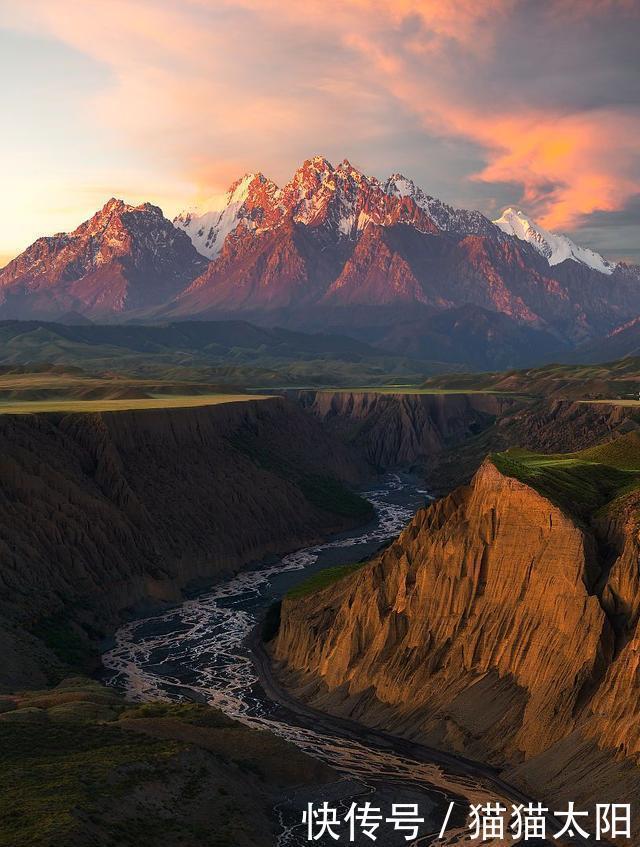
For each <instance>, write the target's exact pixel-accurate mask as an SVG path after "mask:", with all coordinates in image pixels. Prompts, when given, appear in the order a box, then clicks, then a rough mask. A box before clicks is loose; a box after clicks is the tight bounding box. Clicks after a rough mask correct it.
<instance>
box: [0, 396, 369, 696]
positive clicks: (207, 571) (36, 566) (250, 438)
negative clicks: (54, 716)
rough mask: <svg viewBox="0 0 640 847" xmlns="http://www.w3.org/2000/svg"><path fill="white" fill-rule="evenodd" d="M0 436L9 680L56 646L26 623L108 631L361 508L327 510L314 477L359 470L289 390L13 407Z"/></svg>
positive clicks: (0, 560) (1, 579)
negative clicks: (134, 405)
mask: <svg viewBox="0 0 640 847" xmlns="http://www.w3.org/2000/svg"><path fill="white" fill-rule="evenodd" d="M0 445H1V446H0V476H1V479H2V484H1V486H0V644H1V645H2V647H3V648H4V649H3V655H4V661H3V664H2V667H0V684H5V685H11V684H12V682H13V683H15V682H16V681H18V682H19V681H20V680H21V679H22V677H23V676H24V681H25V682H28V681H30V680H31V679H32V678H33V681H35V682H38V681H42V680H41V678H40V677H41V675H40V677H39V671H38V668H41V667H42V666H43V664H46V662H47V654H46V651H43V648H42V644H41V643H39V642H38V641H34V639H33V637H32V636H31V635H29V633H35V634H36V635H37V634H38V633H39V632H40V631H41V630H42V626H43V622H44V625H45V628H46V626H50V625H51V622H52V621H53V622H54V626H55V625H56V624H55V622H56V620H57V619H58V618H63V619H64V622H65V625H66V624H67V622H69V621H72V622H76V623H78V624H79V625H81V626H82V625H86V626H87V627H89V628H90V629H89V631H90V632H91V631H92V630H93V631H95V630H98V632H100V629H101V627H102V628H106V630H107V631H108V628H109V627H110V626H111V625H112V624H113V623H114V622H115V621H117V620H118V618H119V615H120V614H121V612H122V611H123V610H127V609H133V608H134V607H136V606H138V605H139V604H144V603H147V602H150V601H151V602H153V601H158V600H166V601H173V600H177V599H178V598H179V597H180V590H181V588H183V587H184V586H186V585H187V584H188V583H190V582H193V581H194V580H204V579H207V580H209V579H213V578H216V577H220V576H222V575H223V574H224V573H227V572H230V571H233V570H236V569H237V568H239V567H240V566H241V565H243V564H245V563H247V562H249V561H251V560H254V559H257V558H260V557H262V556H264V555H265V554H268V553H275V552H278V551H282V550H285V549H291V548H293V547H296V546H299V545H302V544H304V543H307V542H309V541H310V540H311V539H314V538H317V537H318V536H319V535H321V534H323V533H326V532H328V531H331V530H334V529H339V528H342V527H346V526H347V525H349V523H353V522H354V520H356V519H357V516H356V515H354V514H353V506H354V504H353V502H351V501H349V498H348V495H346V494H345V496H346V497H347V505H348V506H351V510H350V509H349V508H347V509H346V510H345V509H342V510H341V508H340V504H336V505H335V507H333V508H332V507H331V506H330V505H329V504H328V503H327V500H326V497H325V498H324V499H323V494H322V485H320V486H319V482H318V481H319V480H320V481H321V482H324V481H325V480H326V478H331V479H333V480H334V481H335V480H342V481H345V482H347V483H355V482H357V481H358V480H360V479H361V478H362V476H363V473H364V472H365V469H364V467H363V465H362V464H361V463H359V462H358V461H357V460H355V459H354V458H353V457H352V456H351V455H350V453H349V451H348V450H347V448H346V447H344V446H343V445H342V444H340V443H339V442H337V441H336V439H334V438H332V437H331V436H330V435H328V434H326V433H325V432H324V431H323V430H322V427H321V426H320V424H318V422H317V421H315V420H313V419H312V418H311V417H309V416H308V415H306V414H304V413H303V412H302V411H301V410H300V409H299V408H298V407H296V406H295V405H294V404H291V403H289V402H287V401H286V400H284V399H282V398H273V399H263V400H256V401H248V402H244V403H235V404H234V403H230V404H226V405H219V406H209V407H201V408H193V409H171V410H151V411H135V412H133V411H132V412H117V413H102V414H95V415H93V414H42V415H23V416H19V415H16V416H7V415H5V416H0ZM336 484H338V486H339V483H336V482H334V483H333V485H336ZM355 505H356V507H357V503H356V504H355ZM356 510H357V508H356ZM102 631H103V632H104V631H105V629H102ZM50 658H51V657H49V659H50Z"/></svg>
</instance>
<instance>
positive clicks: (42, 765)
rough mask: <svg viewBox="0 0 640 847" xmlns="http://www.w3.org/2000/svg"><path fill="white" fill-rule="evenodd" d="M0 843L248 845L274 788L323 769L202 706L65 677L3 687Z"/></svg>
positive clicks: (34, 846)
mask: <svg viewBox="0 0 640 847" xmlns="http://www.w3.org/2000/svg"><path fill="white" fill-rule="evenodd" d="M0 768H1V769H2V781H1V782H0V847H54V845H55V846H56V847H58V846H59V845H70V844H73V845H74V846H75V847H90V845H95V844H100V845H104V847H134V845H135V847H156V845H158V844H163V845H166V847H179V845H184V847H239V845H241V847H245V845H246V847H250V845H251V847H253V845H264V846H265V847H266V845H268V844H270V843H271V842H272V838H273V836H272V832H271V821H270V819H269V814H270V810H271V808H272V806H273V803H274V802H275V801H274V799H273V797H272V793H273V795H276V794H277V793H279V792H282V791H283V790H286V789H290V788H291V786H293V785H299V784H304V783H307V784H308V783H310V782H322V781H324V780H326V779H327V778H328V777H329V776H330V772H329V771H328V769H326V768H324V766H322V765H320V764H319V763H315V762H313V761H311V760H308V759H307V758H306V757H305V756H304V755H303V754H302V753H300V752H299V751H297V750H296V749H294V748H292V747H290V746H289V745H288V744H286V743H285V742H283V741H281V740H279V739H277V738H275V737H274V736H272V735H270V734H269V733H263V732H257V731H255V730H250V729H248V728H247V727H244V726H242V725H241V724H238V723H236V722H235V721H232V720H230V719H229V718H227V717H226V716H225V715H223V714H222V713H220V712H218V711H217V710H215V709H212V708H210V707H208V706H203V705H196V704H176V703H149V704H144V705H131V704H128V703H126V702H125V701H124V700H123V699H122V698H120V697H119V696H118V695H117V694H115V692H112V691H110V690H108V689H105V688H103V687H102V686H101V685H99V684H98V683H96V682H93V681H91V680H87V679H83V678H70V679H67V680H65V682H64V683H62V684H61V685H60V686H58V687H57V688H54V689H47V690H45V691H34V692H21V693H19V694H15V695H7V696H4V697H2V698H0Z"/></svg>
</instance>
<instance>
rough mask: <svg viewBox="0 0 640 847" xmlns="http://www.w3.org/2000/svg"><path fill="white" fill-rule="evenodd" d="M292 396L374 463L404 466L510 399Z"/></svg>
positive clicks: (482, 421)
mask: <svg viewBox="0 0 640 847" xmlns="http://www.w3.org/2000/svg"><path fill="white" fill-rule="evenodd" d="M297 397H298V402H299V403H300V404H301V405H302V406H303V408H305V409H306V410H307V411H310V412H312V413H313V414H314V415H315V416H316V417H317V418H318V419H319V420H320V421H322V423H323V425H324V426H325V428H326V429H328V430H329V431H330V432H333V433H335V434H336V435H337V436H338V437H339V438H341V439H342V440H343V441H344V442H346V443H348V444H352V445H353V446H354V447H356V448H357V449H358V450H360V451H361V452H362V454H363V455H364V457H365V458H366V459H367V461H368V462H370V463H371V464H372V465H374V466H376V467H379V468H393V467H399V466H410V465H413V464H415V463H417V462H420V461H421V460H423V459H424V458H425V457H427V456H432V455H434V454H439V453H441V452H442V451H443V450H444V449H445V448H446V447H451V446H455V445H458V444H460V443H461V442H462V441H464V440H465V439H467V438H469V437H472V436H474V435H477V434H478V433H480V432H482V431H483V430H485V429H487V428H488V427H489V426H490V425H491V424H492V423H493V422H494V420H495V418H496V416H497V415H499V414H501V413H502V412H503V411H504V410H505V409H507V408H509V407H511V406H513V405H514V402H515V401H514V400H513V399H510V398H501V397H498V396H495V395H491V394H404V393H398V394H389V393H380V392H375V391H335V392H334V391H301V392H299V393H298V395H297Z"/></svg>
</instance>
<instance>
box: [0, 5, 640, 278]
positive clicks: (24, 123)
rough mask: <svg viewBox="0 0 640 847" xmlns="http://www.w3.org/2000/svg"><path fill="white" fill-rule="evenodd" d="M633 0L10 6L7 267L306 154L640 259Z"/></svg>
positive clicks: (2, 226) (5, 46)
mask: <svg viewBox="0 0 640 847" xmlns="http://www.w3.org/2000/svg"><path fill="white" fill-rule="evenodd" d="M639 37H640V3H639V2H636V0H627V1H626V2H624V1H623V0H549V1H548V2H547V0H536V1H534V2H527V0H458V2H440V0H423V1H422V2H418V0H395V2H378V1H377V0H301V1H300V2H298V0H295V2H293V0H226V1H225V0H180V2H176V0H171V2H164V0H109V2H107V0H101V2H91V0H23V2H20V0H0V73H1V75H2V76H1V78H2V91H3V109H2V111H3V120H2V133H1V134H0V162H1V166H0V167H1V169H2V172H1V175H2V183H1V184H2V188H3V195H4V198H3V199H4V202H3V204H2V211H1V212H0V265H1V264H3V263H4V262H3V259H4V260H7V259H8V258H9V257H11V256H12V255H14V254H15V253H17V252H19V251H20V250H22V249H24V247H26V246H27V245H28V244H29V243H30V242H31V241H33V240H34V239H35V238H36V237H37V236H39V235H44V234H50V233H52V232H56V231H60V230H65V229H72V228H74V227H75V226H76V225H77V224H78V223H80V221H81V220H83V219H84V218H86V217H88V216H89V215H90V214H92V213H93V212H94V211H95V210H96V209H97V208H98V207H100V206H101V205H103V203H104V202H105V201H106V200H107V199H108V198H109V197H110V196H112V195H116V196H119V197H122V198H123V199H125V200H127V201H129V202H142V201H144V200H149V201H151V202H155V203H158V204H159V205H160V206H162V208H163V209H164V211H165V213H166V214H167V215H168V216H170V217H172V216H173V215H174V214H175V213H176V212H177V211H178V210H179V209H181V208H182V207H184V206H185V205H189V204H191V203H192V202H193V201H194V200H196V199H198V198H203V197H206V196H207V195H208V194H212V193H215V192H218V191H221V190H225V189H226V188H227V187H228V185H229V184H230V183H231V182H232V181H233V180H234V179H235V178H236V177H238V176H240V175H241V174H243V173H245V172H247V171H255V170H261V171H263V172H264V173H266V174H267V175H268V176H270V177H271V178H273V179H275V180H276V182H278V183H280V184H283V183H284V182H285V181H286V180H287V179H288V178H289V177H290V176H291V174H292V172H293V171H294V170H295V168H296V167H297V166H298V165H299V164H300V162H301V161H302V160H303V159H305V158H308V157H309V156H311V155H313V154H316V153H320V154H323V155H325V156H327V158H329V159H330V160H332V161H334V162H336V163H337V162H339V161H340V160H341V159H343V158H345V157H346V158H348V159H349V160H350V161H351V162H353V163H354V164H355V165H357V166H358V167H360V168H361V169H362V170H364V171H365V172H366V173H370V174H373V175H376V176H379V177H385V176H387V175H388V174H389V173H390V172H392V171H397V170H398V171H402V172H403V173H405V174H406V175H407V176H410V177H412V178H413V179H414V180H415V181H416V182H418V183H419V184H420V185H421V186H422V187H423V188H424V189H425V190H426V191H428V193H430V194H434V195H436V196H438V197H441V198H442V199H444V200H446V201H448V202H451V203H454V204H455V205H459V206H464V207H467V208H477V209H480V210H481V211H483V212H485V213H486V214H488V215H490V216H493V217H495V216H496V214H497V213H499V212H500V211H501V210H502V208H503V207H504V206H506V205H517V206H520V207H521V208H523V209H525V211H527V212H528V213H530V214H531V215H532V216H533V217H534V218H536V219H537V220H538V221H539V222H540V223H542V224H544V225H546V226H548V227H549V228H552V229H556V230H558V231H563V232H569V233H570V234H572V236H573V237H574V238H575V239H576V240H578V241H579V242H581V243H584V244H586V245H588V246H591V247H593V248H595V249H598V250H600V251H601V252H603V253H604V254H605V255H607V256H610V257H612V258H628V259H631V260H633V261H640V237H639V236H640V143H639V139H640V85H639V84H638V81H639V70H640V50H638V40H639Z"/></svg>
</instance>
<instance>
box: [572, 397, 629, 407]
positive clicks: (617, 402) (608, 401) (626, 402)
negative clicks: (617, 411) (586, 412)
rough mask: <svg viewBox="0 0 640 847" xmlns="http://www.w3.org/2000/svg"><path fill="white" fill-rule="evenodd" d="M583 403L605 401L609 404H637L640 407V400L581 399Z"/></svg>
mask: <svg viewBox="0 0 640 847" xmlns="http://www.w3.org/2000/svg"><path fill="white" fill-rule="evenodd" d="M580 402H581V403H604V404H606V405H607V406H636V407H638V408H640V400H630V399H629V400H581V401H580Z"/></svg>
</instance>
